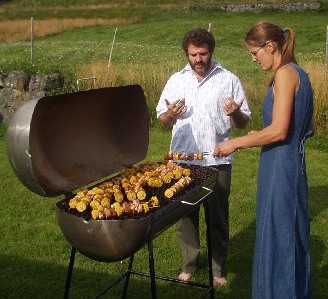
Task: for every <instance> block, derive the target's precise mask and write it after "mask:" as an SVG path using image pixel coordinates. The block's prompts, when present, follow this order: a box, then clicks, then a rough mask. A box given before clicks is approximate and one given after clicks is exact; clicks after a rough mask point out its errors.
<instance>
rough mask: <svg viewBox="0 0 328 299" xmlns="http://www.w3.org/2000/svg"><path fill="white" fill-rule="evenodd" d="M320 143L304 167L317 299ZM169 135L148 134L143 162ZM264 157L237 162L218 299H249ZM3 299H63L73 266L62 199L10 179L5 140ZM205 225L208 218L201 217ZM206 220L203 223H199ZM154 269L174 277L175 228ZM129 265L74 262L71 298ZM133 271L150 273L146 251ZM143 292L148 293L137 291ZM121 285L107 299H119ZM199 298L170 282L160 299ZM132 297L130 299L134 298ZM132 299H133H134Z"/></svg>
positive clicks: (321, 260)
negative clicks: (61, 219) (60, 218)
mask: <svg viewBox="0 0 328 299" xmlns="http://www.w3.org/2000/svg"><path fill="white" fill-rule="evenodd" d="M317 138H320V137H318V136H316V137H314V138H313V139H312V140H309V146H308V150H307V164H308V165H307V166H308V177H309V191H310V214H311V220H312V221H311V246H312V247H311V252H312V255H311V257H312V273H313V274H312V275H313V285H314V294H315V297H314V298H324V296H325V294H326V293H327V292H328V287H327V285H328V284H327V280H328V275H327V266H328V252H327V245H328V233H327V230H326V227H327V219H328V205H327V199H326V194H327V175H328V171H327V167H326V161H327V159H328V152H327V151H323V150H318V149H316V148H315V147H313V144H315V143H316V139H317ZM169 140H170V132H169V131H164V130H163V129H161V128H158V127H154V128H151V130H150V143H149V152H148V154H147V158H146V160H151V161H154V160H156V161H157V160H161V158H162V155H163V153H165V152H166V151H167V149H168V144H169ZM258 159H259V149H249V150H244V151H241V152H238V153H236V154H235V163H234V168H233V179H232V191H231V199H230V219H231V231H230V235H231V243H230V254H229V259H228V270H229V274H228V278H229V281H230V283H229V285H228V287H227V288H223V289H217V290H216V297H215V298H222V296H223V297H224V298H250V292H251V267H252V251H253V242H254V225H255V224H254V217H255V192H256V176H257V164H258ZM0 169H1V172H0V181H1V190H0V197H1V217H0V235H1V243H0V266H1V269H2V271H1V273H0V281H1V284H0V297H1V298H19V297H21V298H61V297H62V294H63V291H64V286H65V279H66V271H67V267H68V262H69V255H70V246H69V243H68V242H67V241H66V240H65V238H64V236H63V235H62V233H61V231H60V228H59V226H58V224H57V219H56V213H55V209H56V208H55V203H56V202H57V201H59V199H60V198H45V197H40V196H37V195H35V194H34V193H32V192H30V191H29V190H27V189H26V188H25V187H24V186H23V185H22V184H21V183H20V182H19V181H18V179H17V178H16V176H15V175H14V174H13V172H12V169H11V167H10V166H9V162H8V160H7V157H6V152H5V141H4V136H3V135H2V136H1V141H0ZM202 217H203V213H202ZM202 219H203V218H202ZM204 236H205V225H204V221H202V226H201V239H202V246H203V251H202V255H201V260H200V269H199V271H198V272H197V274H196V275H195V276H194V280H195V281H198V282H203V283H206V282H207V261H206V252H205V237H204ZM154 258H155V269H156V273H157V274H158V275H163V276H167V277H176V275H177V274H178V273H179V270H180V264H181V255H180V251H179V248H178V243H177V240H176V235H175V226H172V227H171V228H170V229H168V230H167V231H165V232H164V233H163V234H162V235H160V236H159V237H158V238H156V239H155V240H154ZM126 267H127V261H124V262H123V265H122V264H121V263H99V262H95V261H93V260H90V259H88V258H86V257H84V256H83V255H81V254H77V256H76V260H75V267H74V272H73V280H72V285H71V292H70V294H71V298H89V297H90V296H91V295H95V294H96V293H97V292H99V291H100V290H101V289H102V288H103V287H104V286H105V285H106V284H107V283H108V282H110V281H112V280H113V279H115V278H116V277H117V276H118V275H119V274H120V273H121V271H122V269H126ZM134 269H135V270H142V271H146V272H147V271H148V269H149V268H148V253H147V248H143V249H141V250H140V251H138V252H137V253H136V255H135V262H134ZM140 285H142V286H143V287H141V288H140ZM122 287H123V286H122V284H120V285H119V286H117V287H115V288H113V289H112V290H111V291H110V292H109V293H108V295H107V297H105V298H120V296H121V292H122ZM200 292H201V290H199V289H195V288H187V287H185V286H182V285H176V284H172V283H169V282H165V281H157V293H158V298H168V297H167V296H169V297H170V298H171V297H172V296H179V297H181V296H182V297H181V298H190V297H192V296H196V297H199V296H200ZM128 294H129V296H131V298H150V281H149V279H147V278H143V277H139V276H137V275H133V276H132V279H131V282H130V284H129V293H128ZM132 294H133V295H132ZM129 298H130V297H129Z"/></svg>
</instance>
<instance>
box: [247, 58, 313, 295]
mask: <svg viewBox="0 0 328 299" xmlns="http://www.w3.org/2000/svg"><path fill="white" fill-rule="evenodd" d="M289 65H290V66H291V67H293V68H294V69H295V70H296V71H297V72H298V74H299V78H300V85H299V90H298V92H297V93H296V95H295V98H294V105H293V110H292V117H291V123H290V128H289V132H288V136H287V138H286V140H284V141H283V142H278V143H275V144H271V145H268V146H263V147H262V150H261V157H260V163H259V171H258V182H257V207H256V239H255V250H254V262H253V280H252V298H253V299H273V298H275V299H289V298H311V297H312V290H311V279H310V250H309V245H310V221H309V215H308V187H307V175H306V166H305V157H304V155H305V152H304V142H305V139H306V138H307V137H308V136H309V131H308V129H309V126H310V121H311V118H312V114H313V94H312V87H311V83H310V81H309V78H308V76H307V74H306V73H305V72H304V70H303V69H301V68H300V67H298V66H297V65H295V64H289ZM273 98H274V96H273V89H272V87H271V88H270V89H269V90H268V92H267V94H266V97H265V100H264V103H263V111H262V112H263V123H264V126H265V127H266V126H268V125H270V124H271V122H272V110H273V102H274V100H273Z"/></svg>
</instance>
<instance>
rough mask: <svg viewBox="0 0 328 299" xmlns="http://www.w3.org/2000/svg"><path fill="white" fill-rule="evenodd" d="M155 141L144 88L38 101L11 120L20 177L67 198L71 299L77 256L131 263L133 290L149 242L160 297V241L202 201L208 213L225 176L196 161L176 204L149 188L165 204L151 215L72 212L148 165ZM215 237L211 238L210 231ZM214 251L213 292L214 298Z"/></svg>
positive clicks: (64, 223) (60, 212) (63, 220)
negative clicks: (156, 243) (156, 245)
mask: <svg viewBox="0 0 328 299" xmlns="http://www.w3.org/2000/svg"><path fill="white" fill-rule="evenodd" d="M148 143H149V113H148V107H147V104H146V99H145V96H144V93H143V90H142V88H141V87H140V86H139V85H131V86H121V87H111V88H101V89H93V90H88V91H80V92H76V93H70V94H61V95H55V96H47V97H43V98H40V99H34V100H31V101H29V102H27V103H26V104H25V105H23V106H22V107H21V108H20V109H19V110H18V111H17V112H16V113H15V115H14V117H13V119H12V120H11V123H10V125H9V127H8V131H7V154H8V158H9V161H10V164H11V166H12V168H13V170H14V172H15V174H16V176H17V177H18V178H19V180H20V181H21V182H22V183H23V184H24V185H25V186H26V187H27V188H28V189H30V190H31V191H32V192H34V193H36V194H39V195H42V196H45V197H56V196H59V195H63V194H64V195H65V198H64V199H62V200H60V201H59V202H58V203H57V204H56V207H57V209H56V210H57V218H58V222H59V226H60V228H61V230H62V232H63V234H64V236H65V238H66V239H67V240H68V242H69V243H70V244H71V246H72V252H71V259H70V264H69V269H68V275H67V279H66V287H65V297H67V296H68V291H69V285H70V280H71V274H72V270H73V265H74V259H75V251H78V252H80V253H81V254H83V255H85V256H87V257H89V258H91V259H93V260H95V261H101V262H117V261H121V260H123V259H125V258H128V257H130V265H129V269H128V272H127V273H126V277H127V279H126V287H127V283H128V278H129V276H130V273H133V271H132V262H133V256H134V254H135V253H136V252H137V251H138V250H139V249H141V248H142V247H143V246H144V245H145V244H148V249H149V255H150V277H151V283H152V295H153V297H156V289H155V278H156V277H157V276H156V275H155V272H154V268H153V261H152V240H153V239H154V238H155V237H157V236H158V235H159V234H161V233H162V232H164V231H165V230H166V229H167V228H169V227H170V226H172V225H173V224H175V223H176V222H177V221H178V220H179V219H180V218H182V217H184V216H186V215H187V214H188V213H190V212H191V211H192V210H193V209H194V208H195V207H197V206H199V205H200V204H202V203H204V206H205V213H206V198H207V197H208V195H209V194H210V193H211V192H212V191H211V189H212V188H213V186H214V184H215V181H216V175H217V170H216V169H214V168H209V167H201V166H197V165H188V163H187V164H186V165H185V167H188V168H190V170H191V178H192V182H191V184H190V185H188V186H187V187H186V188H185V189H184V190H182V191H181V192H179V193H178V194H176V195H175V196H174V197H173V198H172V199H170V200H168V199H166V198H165V196H164V191H165V188H167V186H163V187H161V188H151V187H148V188H147V194H151V195H156V196H157V197H158V198H159V201H160V206H159V207H156V208H153V209H151V210H150V211H149V212H148V213H143V214H140V215H124V216H122V217H116V218H114V219H103V220H99V219H97V220H95V219H93V218H92V217H91V214H90V212H88V211H86V212H78V211H76V210H74V209H70V207H69V200H70V199H71V198H72V197H73V196H74V194H76V192H77V191H78V190H79V189H81V188H91V187H93V186H97V185H99V184H100V183H101V182H103V181H105V180H107V179H108V178H113V177H114V178H115V177H116V176H119V173H120V171H122V170H123V169H125V168H127V167H130V166H131V165H134V164H136V163H139V162H141V161H142V160H144V159H145V157H146V154H147V149H148ZM206 217H208V213H206ZM207 233H208V238H210V234H209V230H208V229H207ZM208 242H210V240H208ZM210 247H211V246H208V257H209V272H210V273H209V278H210V285H209V286H208V289H207V293H210V294H211V295H212V297H213V284H212V273H211V272H212V271H211V249H210ZM134 273H137V272H134ZM139 274H140V273H139ZM163 279H164V278H163ZM171 280H172V279H171ZM173 281H175V280H173ZM179 282H180V283H181V281H179ZM191 284H195V285H196V286H200V287H204V286H203V285H201V284H197V283H191ZM111 286H112V284H111V285H110V286H109V288H110V287H111ZM126 287H125V291H124V296H125V292H126ZM206 287H207V286H206ZM109 288H108V289H109Z"/></svg>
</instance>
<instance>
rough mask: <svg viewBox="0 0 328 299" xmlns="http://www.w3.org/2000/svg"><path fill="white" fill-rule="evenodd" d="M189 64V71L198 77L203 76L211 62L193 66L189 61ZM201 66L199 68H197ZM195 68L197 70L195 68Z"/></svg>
mask: <svg viewBox="0 0 328 299" xmlns="http://www.w3.org/2000/svg"><path fill="white" fill-rule="evenodd" d="M189 64H190V66H191V69H192V70H193V71H194V72H195V73H196V74H199V75H203V74H205V73H206V72H207V71H208V70H209V69H210V67H211V60H209V61H208V63H204V62H200V63H195V64H193V63H192V62H191V61H189ZM199 66H201V68H199ZM196 67H197V68H196Z"/></svg>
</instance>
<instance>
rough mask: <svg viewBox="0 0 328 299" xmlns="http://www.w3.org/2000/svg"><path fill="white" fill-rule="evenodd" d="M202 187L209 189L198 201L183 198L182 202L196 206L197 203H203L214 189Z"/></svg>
mask: <svg viewBox="0 0 328 299" xmlns="http://www.w3.org/2000/svg"><path fill="white" fill-rule="evenodd" d="M202 188H203V189H205V190H207V191H208V192H207V194H205V195H204V196H203V197H202V198H200V199H199V200H197V201H196V202H189V201H184V200H181V203H184V204H186V205H190V206H196V205H198V204H200V203H202V202H203V201H204V199H205V198H206V197H207V196H209V195H210V194H211V193H212V192H213V190H211V189H209V188H207V187H204V186H202Z"/></svg>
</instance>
